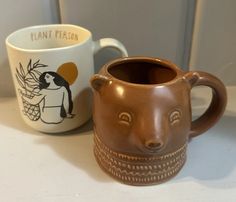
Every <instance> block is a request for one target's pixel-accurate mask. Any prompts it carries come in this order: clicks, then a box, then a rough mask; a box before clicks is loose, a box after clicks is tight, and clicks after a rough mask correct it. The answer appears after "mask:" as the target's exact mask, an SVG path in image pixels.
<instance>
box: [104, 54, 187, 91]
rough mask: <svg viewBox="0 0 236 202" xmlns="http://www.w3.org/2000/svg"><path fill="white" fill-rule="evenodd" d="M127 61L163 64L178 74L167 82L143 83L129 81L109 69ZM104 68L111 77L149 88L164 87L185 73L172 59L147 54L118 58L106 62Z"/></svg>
mask: <svg viewBox="0 0 236 202" xmlns="http://www.w3.org/2000/svg"><path fill="white" fill-rule="evenodd" d="M127 62H147V63H153V64H159V65H163V66H164V67H166V68H169V69H171V70H172V71H174V72H175V73H176V75H175V77H174V78H173V79H171V80H169V81H166V82H162V83H156V84H142V83H132V82H128V81H125V80H122V79H119V78H117V77H115V76H114V75H112V74H111V73H110V72H109V69H110V68H112V67H113V66H115V65H119V64H122V63H127ZM104 69H105V74H107V75H109V77H110V78H111V79H112V80H115V81H118V82H121V83H124V84H125V85H129V86H140V87H147V88H148V87H162V86H164V85H171V84H173V83H175V82H176V80H177V79H178V78H179V76H181V75H183V71H182V70H181V69H180V68H179V67H178V66H177V65H176V64H174V63H172V62H171V61H169V60H165V59H161V58H157V57H147V56H131V57H122V58H118V59H115V60H113V61H111V62H109V63H107V64H105V65H104Z"/></svg>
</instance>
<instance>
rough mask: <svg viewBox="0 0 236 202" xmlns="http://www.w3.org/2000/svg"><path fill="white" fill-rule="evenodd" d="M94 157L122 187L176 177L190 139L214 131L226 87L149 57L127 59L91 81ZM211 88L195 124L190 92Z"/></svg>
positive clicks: (110, 64) (104, 69) (220, 113)
mask: <svg viewBox="0 0 236 202" xmlns="http://www.w3.org/2000/svg"><path fill="white" fill-rule="evenodd" d="M91 85H92V86H93V88H94V111H93V119H94V134H95V148H94V153H95V156H96V159H97V161H98V163H99V165H100V166H101V167H102V169H103V170H105V171H106V172H107V173H108V174H110V175H111V176H113V177H114V178H116V179H118V180H119V181H122V182H123V183H127V184H131V185H149V184H156V183H160V182H163V181H166V180H168V179H169V178H171V177H173V176H175V175H176V174H177V173H178V172H179V170H180V169H181V167H182V166H183V165H184V162H185V161H186V148H187V143H188V140H189V138H190V137H194V136H197V135H199V134H201V133H203V132H204V131H206V130H207V129H209V128H210V127H211V126H212V125H213V124H215V123H216V121H217V120H218V119H219V118H220V116H221V115H222V113H223V112H224V109H225V105H226V91H225V87H224V85H223V84H222V83H221V81H220V80H218V79H217V78H216V77H214V76H213V75H210V74H208V73H205V72H183V71H182V70H180V69H179V68H178V67H177V66H176V65H175V64H173V63H171V62H168V61H165V60H161V59H157V58H148V57H130V58H122V59H118V60H115V61H112V62H111V63H108V64H106V65H105V66H104V67H103V68H102V69H101V71H100V72H99V74H96V75H94V76H93V77H92V78H91ZM197 85H206V86H209V87H210V88H212V92H213V93H212V95H213V96H212V102H211V104H210V106H209V108H208V109H207V110H206V112H205V113H204V114H203V115H202V116H201V117H199V118H198V119H197V120H195V121H193V122H192V115H191V103H190V102H191V98H190V92H191V88H192V87H194V86H197Z"/></svg>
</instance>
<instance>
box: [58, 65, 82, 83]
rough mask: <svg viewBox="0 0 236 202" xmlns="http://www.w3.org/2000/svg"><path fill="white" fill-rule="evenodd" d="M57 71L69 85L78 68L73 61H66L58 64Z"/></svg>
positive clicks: (76, 75)
mask: <svg viewBox="0 0 236 202" xmlns="http://www.w3.org/2000/svg"><path fill="white" fill-rule="evenodd" d="M57 73H58V74H59V75H60V76H62V77H63V78H64V79H65V80H66V81H67V82H68V83H69V85H72V84H73V83H74V82H75V80H76V79H77V77H78V69H77V66H76V64H75V63H73V62H67V63H64V64H62V65H61V66H59V67H58V69H57Z"/></svg>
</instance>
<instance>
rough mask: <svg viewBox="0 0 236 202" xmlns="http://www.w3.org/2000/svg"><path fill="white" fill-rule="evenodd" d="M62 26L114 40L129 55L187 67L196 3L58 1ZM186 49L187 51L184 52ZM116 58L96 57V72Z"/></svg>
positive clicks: (169, 0) (167, 0) (170, 0)
mask: <svg viewBox="0 0 236 202" xmlns="http://www.w3.org/2000/svg"><path fill="white" fill-rule="evenodd" d="M59 2H60V9H61V19H62V22H63V23H72V24H77V25H80V26H84V27H86V28H88V29H89V30H91V31H92V32H93V34H94V36H93V37H94V39H95V40H97V39H99V38H102V37H114V38H117V39H119V40H120V41H121V42H123V43H124V45H125V46H126V48H127V49H128V52H129V55H146V56H154V57H161V58H166V59H169V60H171V61H173V62H175V63H177V64H178V65H180V66H181V67H186V61H187V59H188V57H186V56H187V55H186V53H188V46H190V43H189V38H190V36H191V27H192V26H191V25H192V19H193V16H194V5H195V3H194V2H195V0H174V1H173V0H147V1H144V0H128V1H127V0H119V1H118V0H99V1H95V0H59ZM186 50H187V51H186ZM113 57H116V55H115V54H114V53H113V55H112V51H111V50H109V51H107V52H106V54H100V55H99V56H97V57H96V58H95V59H96V61H95V62H96V64H97V69H98V68H99V67H100V66H101V65H102V64H103V63H105V62H106V61H107V60H108V59H111V58H113Z"/></svg>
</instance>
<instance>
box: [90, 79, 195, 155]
mask: <svg viewBox="0 0 236 202" xmlns="http://www.w3.org/2000/svg"><path fill="white" fill-rule="evenodd" d="M92 86H93V87H94V89H95V93H94V112H93V119H94V129H95V132H96V134H97V135H98V136H99V138H100V139H101V141H102V142H103V143H104V144H105V145H106V146H107V147H109V148H110V149H112V150H114V151H116V152H119V153H125V154H130V155H140V156H145V155H163V154H167V153H170V152H173V151H176V150H177V149H178V148H180V147H181V146H183V145H184V144H185V143H186V141H187V139H188V133H189V130H190V124H191V106H190V103H189V89H188V85H186V83H185V81H183V80H181V79H179V80H176V81H175V82H174V83H170V84H168V85H157V86H155V85H133V84H128V83H127V82H121V81H119V80H113V79H112V78H109V79H107V78H106V77H100V76H99V77H98V78H97V79H94V80H93V81H92Z"/></svg>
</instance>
